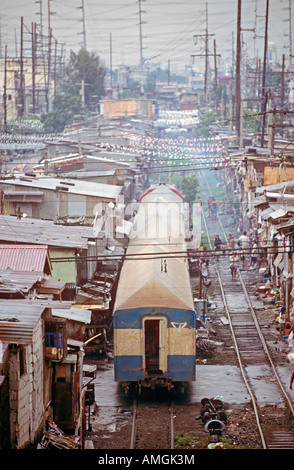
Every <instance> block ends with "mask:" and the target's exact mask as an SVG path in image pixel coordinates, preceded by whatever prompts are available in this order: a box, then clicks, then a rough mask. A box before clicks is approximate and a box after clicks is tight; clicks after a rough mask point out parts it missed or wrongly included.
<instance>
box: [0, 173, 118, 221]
mask: <svg viewBox="0 0 294 470" xmlns="http://www.w3.org/2000/svg"><path fill="white" fill-rule="evenodd" d="M122 188H123V187H122V186H116V185H109V184H102V183H93V182H89V181H82V180H78V179H65V178H63V179H60V178H55V177H49V176H32V177H28V176H25V175H17V176H15V175H13V176H9V177H4V178H2V179H1V180H0V199H1V213H4V214H7V215H16V214H18V215H19V216H21V215H23V214H26V215H27V216H28V217H35V218H37V219H46V220H56V219H62V218H81V217H83V218H84V219H85V221H86V223H88V224H91V223H92V222H93V220H94V218H95V215H96V212H97V207H98V208H99V210H101V208H102V210H103V208H105V207H106V206H107V204H109V203H112V204H114V205H115V204H116V201H117V198H118V196H119V195H120V194H121V192H122Z"/></svg>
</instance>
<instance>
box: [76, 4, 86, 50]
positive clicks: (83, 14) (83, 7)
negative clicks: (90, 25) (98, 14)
mask: <svg viewBox="0 0 294 470" xmlns="http://www.w3.org/2000/svg"><path fill="white" fill-rule="evenodd" d="M77 8H78V9H79V10H82V20H81V21H82V23H83V29H82V35H83V48H84V49H87V41H86V23H85V5H84V0H82V6H81V7H77Z"/></svg>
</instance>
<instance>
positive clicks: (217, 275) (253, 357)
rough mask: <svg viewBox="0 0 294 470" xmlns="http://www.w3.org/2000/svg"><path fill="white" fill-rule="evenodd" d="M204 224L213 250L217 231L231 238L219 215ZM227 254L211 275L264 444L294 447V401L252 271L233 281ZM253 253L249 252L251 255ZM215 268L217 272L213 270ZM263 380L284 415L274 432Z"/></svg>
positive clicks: (218, 258)
mask: <svg viewBox="0 0 294 470" xmlns="http://www.w3.org/2000/svg"><path fill="white" fill-rule="evenodd" d="M203 215H204V214H203ZM203 223H204V226H205V231H206V234H207V237H208V241H209V244H210V249H211V250H212V249H213V247H212V242H211V239H212V237H214V236H215V235H216V234H221V236H222V237H223V238H224V239H225V240H226V239H227V234H226V233H225V230H224V228H223V225H222V221H221V218H220V217H219V216H217V217H216V219H215V220H213V221H211V220H207V218H206V217H205V216H204V217H203ZM225 253H226V252H222V251H219V252H218V253H217V254H216V255H215V256H214V263H211V264H214V266H211V268H210V276H211V274H212V276H211V277H213V278H214V282H217V283H218V285H219V289H220V294H221V298H222V301H223V305H224V310H225V314H226V317H227V319H228V322H229V325H230V331H231V337H232V341H233V344H234V350H235V353H236V355H237V359H238V362H239V366H240V371H241V373H242V376H243V379H244V383H245V385H246V387H247V390H248V393H249V395H250V398H251V404H252V407H253V409H254V413H255V417H256V423H257V427H258V430H259V435H260V440H261V446H262V447H263V448H265V449H266V448H268V449H289V448H294V431H293V417H294V409H293V404H292V400H291V398H290V397H289V395H288V393H287V391H286V388H285V386H284V385H283V383H282V381H281V379H280V377H279V374H278V373H277V369H276V366H275V364H274V360H273V358H272V355H271V352H270V350H269V348H268V346H267V342H266V340H265V338H264V336H263V332H262V330H261V327H260V325H259V323H258V319H257V316H256V314H255V310H254V307H253V305H252V301H251V298H250V295H249V294H248V291H247V287H246V281H245V279H246V278H247V280H248V274H247V276H243V274H242V271H241V270H240V269H238V275H237V278H236V279H235V280H233V279H232V278H231V273H230V269H229V259H228V258H229V257H228V252H227V254H225ZM249 256H250V255H247V257H248V258H249ZM213 268H214V273H212V270H213ZM254 276H255V274H254V273H253V271H251V277H254ZM251 281H252V279H251ZM261 368H263V369H261ZM265 368H266V370H267V371H268V373H267V374H265V375H264V376H262V374H261V373H260V371H261V370H263V371H264V370H265ZM269 377H271V379H269ZM262 382H264V384H265V387H266V388H267V390H269V393H272V396H273V397H274V398H273V416H274V415H275V416H278V417H279V418H280V419H279V420H278V422H279V424H278V425H276V426H274V425H273V428H272V430H271V432H267V433H264V429H263V418H262V412H261V409H262V404H261V403H260V402H259V398H258V393H257V392H256V388H257V387H256V386H255V387H254V384H256V383H259V385H261V384H262ZM278 408H279V409H278ZM273 422H274V421H273Z"/></svg>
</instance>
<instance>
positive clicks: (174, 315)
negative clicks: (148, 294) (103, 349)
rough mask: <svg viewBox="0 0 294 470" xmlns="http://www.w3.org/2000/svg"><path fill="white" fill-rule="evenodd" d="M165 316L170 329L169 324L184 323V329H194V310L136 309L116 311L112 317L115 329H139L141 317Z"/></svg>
mask: <svg viewBox="0 0 294 470" xmlns="http://www.w3.org/2000/svg"><path fill="white" fill-rule="evenodd" d="M147 315H148V316H149V315H150V316H152V315H154V316H157V315H160V316H165V317H167V320H168V323H167V327H168V328H171V326H172V325H171V323H172V322H175V323H181V324H183V323H186V325H185V328H189V327H191V326H193V327H195V312H194V310H184V309H170V308H139V309H138V308H136V309H130V310H116V311H115V312H114V314H113V316H114V328H117V329H140V328H142V317H143V316H147Z"/></svg>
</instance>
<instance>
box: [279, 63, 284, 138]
mask: <svg viewBox="0 0 294 470" xmlns="http://www.w3.org/2000/svg"><path fill="white" fill-rule="evenodd" d="M284 96H285V54H283V60H282V80H281V110H282V113H281V116H280V121H281V136H282V137H284V128H283V124H284V113H283V110H284Z"/></svg>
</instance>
